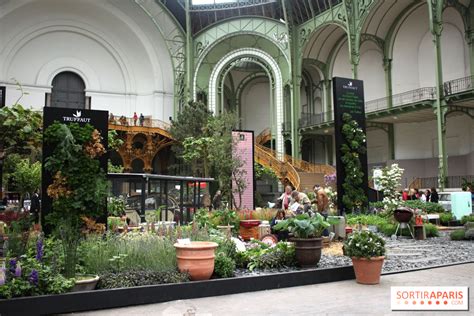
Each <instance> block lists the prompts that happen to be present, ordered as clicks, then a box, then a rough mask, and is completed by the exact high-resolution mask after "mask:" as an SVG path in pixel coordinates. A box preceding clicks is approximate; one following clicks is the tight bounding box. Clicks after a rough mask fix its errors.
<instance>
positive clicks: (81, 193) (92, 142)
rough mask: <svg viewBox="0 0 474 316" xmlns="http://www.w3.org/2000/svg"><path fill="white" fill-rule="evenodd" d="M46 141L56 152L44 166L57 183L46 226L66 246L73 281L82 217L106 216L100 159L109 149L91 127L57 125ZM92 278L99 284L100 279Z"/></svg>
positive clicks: (51, 191) (67, 268) (66, 266)
mask: <svg viewBox="0 0 474 316" xmlns="http://www.w3.org/2000/svg"><path fill="white" fill-rule="evenodd" d="M44 142H45V143H46V144H48V145H49V146H50V148H52V149H53V150H52V152H51V155H50V156H49V157H47V158H46V161H45V166H44V167H45V169H46V170H47V172H48V173H49V174H51V175H52V180H53V181H52V183H51V184H50V185H49V186H48V188H47V194H48V196H49V197H50V198H51V199H52V207H51V210H50V212H49V214H47V216H46V223H47V224H48V227H49V228H50V229H51V230H52V231H53V233H54V234H55V235H56V236H57V237H58V238H59V239H60V240H61V242H62V244H63V249H64V262H65V263H64V270H65V273H64V274H65V276H66V277H68V278H73V277H76V263H77V248H78V244H79V240H80V238H81V228H82V226H83V221H82V218H83V217H88V218H92V219H97V218H100V217H105V215H106V212H105V210H106V202H107V187H108V184H107V180H106V177H105V172H104V170H103V169H102V168H101V166H100V162H99V160H98V158H99V157H101V156H102V155H103V154H105V152H106V150H105V147H104V145H103V143H102V136H101V134H100V132H99V131H98V130H96V129H94V127H92V126H91V125H89V124H86V125H85V126H80V125H78V124H76V123H72V124H69V125H65V124H60V123H57V122H56V123H54V124H52V125H50V126H49V127H48V128H47V129H46V130H45V132H44ZM79 278H80V279H81V281H82V282H81V283H82V284H84V283H86V282H87V281H85V280H84V277H81V276H79ZM89 279H90V280H89V281H90V282H92V283H93V282H96V276H94V277H93V278H89Z"/></svg>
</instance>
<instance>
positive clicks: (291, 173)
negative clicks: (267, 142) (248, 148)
mask: <svg viewBox="0 0 474 316" xmlns="http://www.w3.org/2000/svg"><path fill="white" fill-rule="evenodd" d="M255 160H256V162H258V163H259V164H261V165H262V166H265V167H267V168H270V169H272V170H273V171H274V172H275V174H276V175H277V177H278V178H279V179H280V180H281V181H282V182H284V180H285V179H287V180H288V181H289V182H290V183H291V184H292V185H293V186H294V187H295V188H297V189H299V187H300V183H301V180H300V176H299V174H298V172H297V171H296V169H295V168H294V167H293V166H292V165H291V164H290V163H288V162H287V161H281V160H279V159H278V158H277V156H276V155H274V151H272V150H270V149H269V148H267V147H265V146H262V145H260V144H255Z"/></svg>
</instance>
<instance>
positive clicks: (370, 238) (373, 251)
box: [344, 230, 385, 258]
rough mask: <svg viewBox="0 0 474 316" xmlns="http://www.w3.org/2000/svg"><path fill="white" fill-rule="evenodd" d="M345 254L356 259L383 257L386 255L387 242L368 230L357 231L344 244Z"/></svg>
mask: <svg viewBox="0 0 474 316" xmlns="http://www.w3.org/2000/svg"><path fill="white" fill-rule="evenodd" d="M344 254H345V255H346V256H348V257H356V258H371V257H379V256H383V255H385V240H383V238H382V237H380V236H379V235H377V234H374V233H372V232H370V231H368V230H363V231H360V232H359V231H356V232H354V233H352V234H350V235H349V237H348V238H347V240H346V241H345V242H344Z"/></svg>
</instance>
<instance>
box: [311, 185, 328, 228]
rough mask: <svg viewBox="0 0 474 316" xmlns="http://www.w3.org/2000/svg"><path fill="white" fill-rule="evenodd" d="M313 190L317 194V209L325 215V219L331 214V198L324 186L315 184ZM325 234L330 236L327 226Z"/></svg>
mask: <svg viewBox="0 0 474 316" xmlns="http://www.w3.org/2000/svg"><path fill="white" fill-rule="evenodd" d="M313 191H314V194H315V195H316V201H315V202H316V205H317V208H318V209H317V211H318V212H319V213H320V214H321V215H322V216H323V217H324V219H327V218H328V215H329V210H328V206H329V198H328V195H327V194H326V190H324V187H323V186H321V185H319V184H315V185H314V186H313ZM323 236H329V230H328V229H327V228H325V229H324V231H323Z"/></svg>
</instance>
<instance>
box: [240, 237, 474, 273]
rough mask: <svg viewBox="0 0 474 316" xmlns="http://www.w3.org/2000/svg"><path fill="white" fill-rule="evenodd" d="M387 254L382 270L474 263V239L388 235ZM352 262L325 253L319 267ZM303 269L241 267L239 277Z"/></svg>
mask: <svg viewBox="0 0 474 316" xmlns="http://www.w3.org/2000/svg"><path fill="white" fill-rule="evenodd" d="M385 240H386V248H387V254H386V258H385V262H384V265H383V271H382V272H396V271H406V270H413V269H419V268H425V267H431V266H439V265H447V264H452V263H459V262H474V241H467V240H466V241H451V240H450V239H449V237H447V236H441V237H434V238H428V239H426V240H414V239H405V238H402V239H400V238H399V239H398V240H391V239H390V238H385ZM348 265H352V261H351V259H350V258H348V257H345V256H341V255H334V254H327V253H323V254H322V256H321V261H320V262H319V264H318V267H317V268H318V269H323V268H333V267H342V266H348ZM299 270H301V269H300V268H286V269H279V270H265V271H252V272H250V271H248V270H243V269H242V270H237V271H236V276H251V275H263V274H272V273H281V272H290V271H299Z"/></svg>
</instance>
